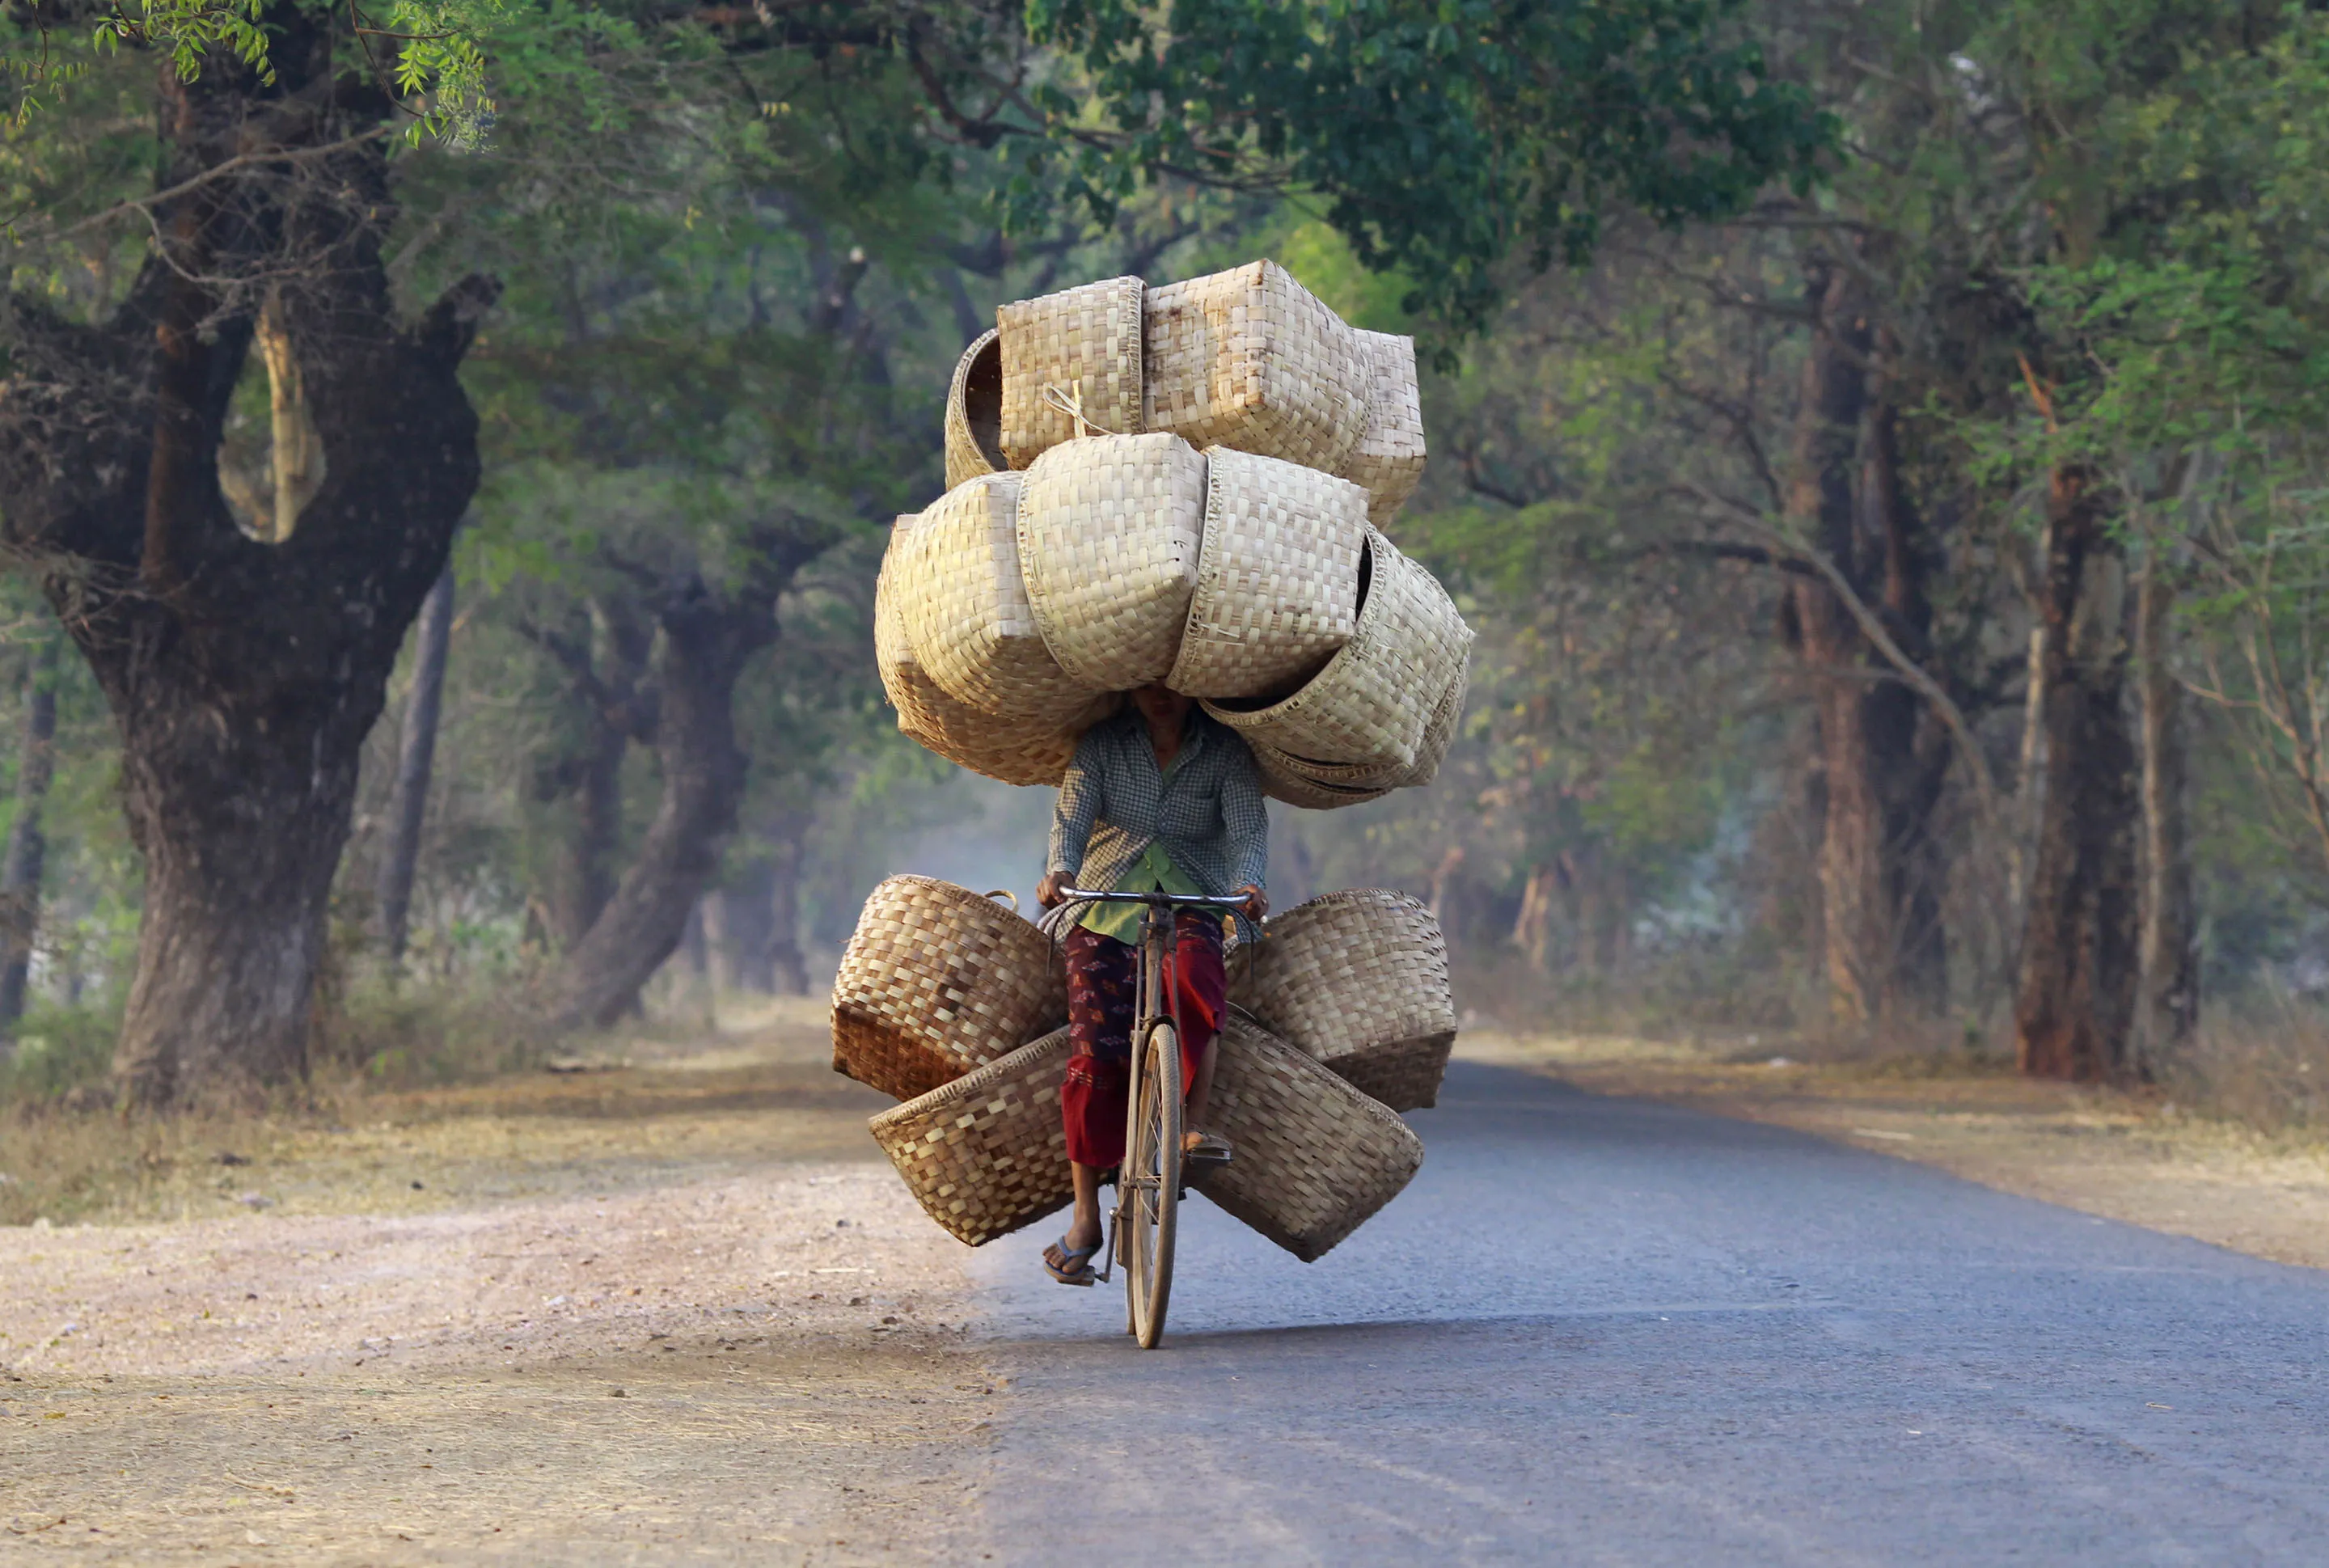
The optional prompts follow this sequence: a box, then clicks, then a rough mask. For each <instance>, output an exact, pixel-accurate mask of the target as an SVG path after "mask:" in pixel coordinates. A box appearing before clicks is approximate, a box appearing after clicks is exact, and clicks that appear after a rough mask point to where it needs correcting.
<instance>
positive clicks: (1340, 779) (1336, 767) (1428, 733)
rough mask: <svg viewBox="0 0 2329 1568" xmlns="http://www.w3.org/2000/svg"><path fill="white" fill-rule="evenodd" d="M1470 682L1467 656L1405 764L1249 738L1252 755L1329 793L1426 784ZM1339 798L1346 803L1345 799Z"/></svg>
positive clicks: (1452, 735)
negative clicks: (1344, 758) (1339, 758)
mask: <svg viewBox="0 0 2329 1568" xmlns="http://www.w3.org/2000/svg"><path fill="white" fill-rule="evenodd" d="M1471 686H1472V677H1471V669H1470V665H1469V661H1468V660H1467V661H1466V663H1465V664H1464V665H1461V666H1457V671H1456V678H1455V679H1454V680H1452V681H1450V682H1449V683H1448V684H1447V691H1446V692H1445V693H1444V694H1442V695H1441V696H1440V699H1439V701H1438V703H1437V704H1434V705H1433V707H1432V710H1431V717H1430V718H1429V719H1428V720H1427V721H1425V723H1424V726H1423V740H1422V741H1421V743H1420V744H1419V747H1418V748H1417V751H1416V756H1415V760H1414V761H1412V762H1410V763H1408V764H1406V765H1405V766H1400V765H1398V764H1395V763H1383V764H1372V763H1356V764H1345V763H1339V762H1313V761H1311V760H1309V759H1308V758H1306V757H1296V756H1290V755H1288V754H1287V753H1286V752H1284V751H1278V749H1277V748H1276V747H1274V746H1270V745H1268V744H1267V743H1259V744H1253V754H1254V760H1255V761H1256V762H1257V763H1259V765H1260V766H1261V767H1262V769H1263V770H1264V771H1265V772H1272V773H1278V774H1282V775H1285V776H1287V778H1289V779H1295V780H1298V781H1299V782H1300V783H1301V784H1304V785H1309V786H1314V787H1316V788H1317V789H1325V790H1327V791H1329V792H1330V797H1329V798H1334V797H1338V796H1341V795H1343V794H1344V793H1345V792H1348V793H1349V794H1351V795H1354V796H1362V795H1363V796H1364V797H1365V798H1369V799H1372V798H1374V797H1375V795H1377V794H1380V793H1381V792H1383V791H1386V790H1391V789H1407V788H1409V787H1410V786H1413V785H1420V784H1429V783H1430V782H1431V781H1432V779H1436V778H1438V776H1439V765H1440V764H1441V763H1442V762H1444V761H1446V760H1447V750H1448V748H1449V747H1450V746H1451V745H1452V744H1454V742H1455V739H1456V731H1457V725H1458V724H1459V723H1461V722H1462V720H1463V717H1464V699H1465V697H1466V695H1467V694H1469V693H1470V691H1471ZM1249 744H1251V742H1249ZM1341 803H1343V804H1348V802H1347V801H1343V802H1341Z"/></svg>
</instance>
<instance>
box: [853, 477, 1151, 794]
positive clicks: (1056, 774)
mask: <svg viewBox="0 0 2329 1568" xmlns="http://www.w3.org/2000/svg"><path fill="white" fill-rule="evenodd" d="M917 522H919V518H918V517H916V516H905V517H900V518H899V519H898V524H897V528H896V531H895V532H893V533H892V534H891V539H890V553H889V556H888V558H886V559H885V560H884V561H883V562H882V574H881V576H880V577H879V578H877V579H876V580H875V581H874V587H873V663H874V667H875V668H876V669H877V670H879V671H880V673H881V676H882V691H883V693H885V694H887V695H888V697H889V699H890V705H891V707H893V708H895V709H896V710H897V711H898V728H899V730H900V732H903V733H904V734H906V735H907V736H908V737H910V739H912V740H914V741H919V743H920V744H921V745H923V746H925V747H927V748H928V749H929V750H930V751H935V752H937V753H938V755H939V756H941V757H944V758H945V759H946V760H948V761H949V762H952V763H954V764H956V765H957V766H958V767H963V768H967V769H969V770H971V771H972V772H974V773H983V774H985V776H986V777H988V778H989V779H1001V780H1002V781H1003V782H1004V783H1005V784H1057V783H1058V782H1059V781H1060V779H1061V777H1062V776H1063V775H1065V774H1066V772H1067V770H1068V761H1069V760H1070V758H1071V757H1073V756H1074V755H1075V750H1076V741H1078V740H1079V739H1080V738H1081V736H1082V734H1083V732H1084V731H1085V730H1086V729H1088V728H1089V726H1091V725H1092V724H1094V723H1098V721H1099V720H1101V719H1103V718H1106V717H1107V716H1108V714H1110V713H1114V712H1115V711H1116V710H1117V705H1118V704H1119V702H1120V700H1121V699H1119V698H1117V697H1116V696H1114V695H1112V694H1111V695H1108V696H1104V697H1099V698H1096V699H1094V700H1093V702H1092V703H1091V704H1089V706H1088V707H1087V708H1086V709H1085V710H1084V711H1083V712H1082V713H1080V714H1078V715H1076V716H1075V717H1074V718H1071V719H1070V720H1069V721H1068V722H1066V723H1046V722H1043V721H1042V720H1034V719H996V718H991V717H989V716H988V715H986V714H985V713H980V712H979V711H978V710H977V709H976V708H973V707H971V706H970V705H969V704H966V703H962V702H959V701H957V700H956V699H955V698H954V697H952V696H950V695H948V694H947V692H946V690H945V688H944V687H942V686H940V685H938V683H937V682H936V681H934V680H932V679H930V677H929V675H926V674H924V673H923V671H922V668H921V666H920V665H919V664H918V663H916V662H915V659H914V650H913V646H912V644H911V643H910V641H909V639H908V638H907V636H906V622H905V616H904V614H903V613H902V610H901V609H900V604H899V599H900V595H899V594H898V592H897V591H896V577H897V564H898V559H899V557H900V554H902V553H903V543H902V542H903V538H904V536H906V535H908V534H910V533H911V532H912V529H913V526H914V524H916V523H917Z"/></svg>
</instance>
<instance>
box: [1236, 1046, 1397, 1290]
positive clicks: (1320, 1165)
mask: <svg viewBox="0 0 2329 1568" xmlns="http://www.w3.org/2000/svg"><path fill="white" fill-rule="evenodd" d="M1214 1049H1215V1050H1216V1051H1218V1052H1220V1053H1221V1060H1220V1061H1219V1062H1217V1063H1214V1066H1213V1089H1212V1110H1211V1112H1210V1114H1209V1115H1208V1117H1207V1120H1208V1121H1209V1122H1210V1124H1211V1125H1210V1126H1209V1127H1208V1128H1207V1129H1206V1130H1207V1131H1209V1132H1215V1133H1219V1134H1220V1135H1221V1136H1222V1137H1224V1138H1228V1139H1229V1140H1230V1141H1231V1144H1232V1145H1234V1146H1235V1148H1236V1156H1237V1157H1236V1158H1235V1159H1233V1160H1232V1161H1231V1163H1230V1165H1229V1166H1228V1167H1227V1168H1226V1169H1222V1170H1220V1171H1216V1172H1214V1173H1212V1175H1210V1176H1206V1177H1205V1178H1204V1179H1203V1181H1202V1184H1201V1185H1199V1188H1198V1190H1199V1191H1201V1192H1202V1193H1203V1194H1204V1195H1206V1196H1207V1197H1209V1198H1211V1199H1212V1201H1213V1202H1215V1203H1217V1204H1220V1205H1221V1207H1222V1208H1224V1209H1227V1210H1228V1211H1229V1212H1230V1213H1231V1214H1234V1215H1236V1216H1237V1217H1238V1218H1239V1219H1240V1220H1243V1221H1244V1222H1245V1223H1247V1224H1249V1225H1251V1226H1252V1227H1253V1228H1254V1229H1255V1230H1257V1231H1259V1232H1260V1233H1262V1234H1263V1235H1265V1236H1267V1237H1268V1238H1269V1239H1270V1240H1271V1241H1273V1242H1277V1243H1278V1245H1279V1246H1281V1247H1283V1248H1285V1249H1286V1250H1287V1252H1291V1253H1293V1254H1294V1255H1295V1256H1296V1257H1297V1258H1299V1259H1301V1260H1302V1261H1304V1262H1306V1263H1312V1262H1315V1261H1318V1260H1319V1259H1320V1258H1323V1257H1325V1255H1326V1254H1327V1253H1328V1252H1331V1251H1333V1250H1334V1246H1335V1244H1336V1243H1337V1242H1341V1241H1342V1239H1343V1238H1344V1237H1345V1236H1347V1235H1349V1234H1350V1233H1352V1232H1353V1231H1355V1230H1357V1229H1358V1228H1359V1227H1360V1226H1361V1225H1363V1224H1364V1223H1366V1222H1367V1221H1368V1220H1369V1219H1371V1218H1372V1217H1373V1215H1374V1214H1375V1213H1376V1211H1377V1210H1379V1209H1381V1207H1382V1206H1383V1205H1384V1204H1387V1203H1389V1202H1391V1199H1393V1198H1395V1197H1397V1196H1398V1195H1399V1194H1400V1188H1402V1187H1404V1186H1406V1185H1407V1184H1408V1183H1409V1182H1410V1180H1412V1179H1413V1177H1414V1176H1415V1173H1416V1172H1417V1171H1418V1170H1419V1169H1420V1168H1421V1167H1422V1165H1423V1140H1422V1139H1421V1138H1418V1137H1416V1136H1415V1132H1414V1129H1411V1128H1410V1127H1409V1126H1408V1125H1407V1123H1405V1122H1403V1121H1401V1120H1400V1119H1399V1118H1398V1117H1397V1116H1395V1115H1393V1114H1392V1113H1391V1111H1389V1110H1385V1109H1384V1108H1383V1107H1382V1106H1381V1105H1378V1104H1376V1103H1375V1102H1374V1101H1373V1100H1370V1099H1368V1098H1367V1097H1366V1096H1365V1095H1363V1094H1362V1093H1360V1092H1359V1091H1357V1090H1355V1089H1353V1088H1352V1087H1351V1086H1350V1085H1349V1084H1347V1083H1345V1082H1343V1081H1342V1080H1341V1079H1339V1078H1337V1077H1335V1076H1334V1074H1333V1073H1331V1072H1327V1071H1326V1070H1325V1068H1323V1067H1321V1066H1319V1065H1318V1064H1317V1063H1315V1062H1313V1061H1312V1060H1311V1059H1310V1058H1309V1057H1308V1056H1306V1055H1305V1054H1304V1053H1302V1052H1300V1051H1298V1050H1297V1049H1296V1048H1295V1047H1293V1046H1292V1045H1289V1044H1287V1043H1286V1042H1285V1041H1283V1040H1280V1039H1278V1037H1277V1036H1276V1035H1274V1034H1270V1033H1269V1032H1268V1031H1267V1030H1265V1029H1261V1028H1259V1027H1257V1026H1256V1025H1253V1024H1251V1023H1250V1022H1249V1021H1247V1020H1246V1019H1244V1018H1242V1017H1240V1016H1238V1015H1234V1014H1233V1015H1231V1018H1230V1020H1229V1023H1228V1025H1227V1026H1226V1027H1225V1028H1224V1029H1223V1030H1222V1032H1221V1039H1220V1041H1219V1043H1218V1044H1216V1045H1215V1046H1214Z"/></svg>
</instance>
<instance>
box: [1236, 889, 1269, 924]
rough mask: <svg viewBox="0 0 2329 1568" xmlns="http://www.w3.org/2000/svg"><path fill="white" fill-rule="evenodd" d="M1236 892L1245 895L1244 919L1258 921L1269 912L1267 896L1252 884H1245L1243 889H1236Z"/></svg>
mask: <svg viewBox="0 0 2329 1568" xmlns="http://www.w3.org/2000/svg"><path fill="white" fill-rule="evenodd" d="M1238 892H1240V893H1243V894H1245V918H1246V919H1248V920H1249V921H1259V920H1260V919H1261V917H1262V916H1264V915H1266V914H1268V912H1269V895H1268V893H1264V892H1262V891H1261V889H1259V888H1258V887H1256V886H1254V885H1253V883H1246V884H1245V885H1244V886H1243V887H1241V888H1240V889H1238Z"/></svg>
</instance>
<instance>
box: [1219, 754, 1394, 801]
mask: <svg viewBox="0 0 2329 1568" xmlns="http://www.w3.org/2000/svg"><path fill="white" fill-rule="evenodd" d="M1253 760H1254V763H1255V766H1256V768H1257V770H1259V773H1260V776H1261V792H1262V794H1264V795H1265V796H1268V798H1270V799H1272V800H1282V801H1284V802H1285V803H1286V804H1287V805H1288V806H1298V807H1300V808H1302V809H1303V810H1305V811H1339V810H1341V809H1342V808H1344V807H1345V806H1364V805H1365V804H1366V803H1367V802H1368V801H1370V800H1380V799H1381V798H1383V797H1384V796H1386V795H1388V794H1390V793H1391V787H1390V786H1388V785H1385V786H1383V787H1381V788H1380V789H1351V788H1347V787H1344V786H1342V785H1335V784H1316V783H1313V782H1312V781H1311V780H1309V779H1305V778H1304V777H1302V775H1301V774H1299V773H1297V772H1295V771H1293V770H1291V769H1289V768H1288V767H1287V766H1286V757H1285V755H1284V753H1282V752H1277V751H1270V750H1269V749H1268V747H1265V746H1256V747H1254V748H1253Z"/></svg>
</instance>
